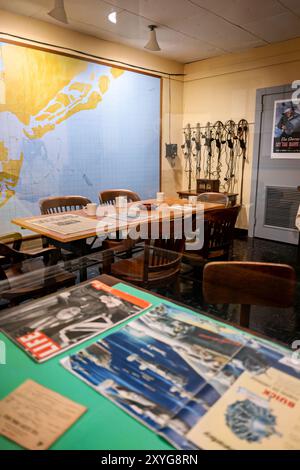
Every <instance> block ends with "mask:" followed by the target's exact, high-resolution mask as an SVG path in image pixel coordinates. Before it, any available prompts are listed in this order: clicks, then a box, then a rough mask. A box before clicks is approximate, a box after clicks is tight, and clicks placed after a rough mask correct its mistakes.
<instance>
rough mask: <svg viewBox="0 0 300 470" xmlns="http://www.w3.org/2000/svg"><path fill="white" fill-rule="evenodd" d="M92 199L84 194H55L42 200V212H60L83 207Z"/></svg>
mask: <svg viewBox="0 0 300 470" xmlns="http://www.w3.org/2000/svg"><path fill="white" fill-rule="evenodd" d="M90 202H91V201H90V199H88V198H87V197H83V196H57V197H56V196H54V197H48V198H46V199H41V200H40V210H41V214H58V213H60V212H67V211H74V210H77V209H83V208H84V207H85V206H86V205H87V204H89V203H90Z"/></svg>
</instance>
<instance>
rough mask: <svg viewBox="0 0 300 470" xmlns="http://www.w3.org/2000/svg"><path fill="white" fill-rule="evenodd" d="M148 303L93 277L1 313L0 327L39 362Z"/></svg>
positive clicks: (143, 307) (126, 316)
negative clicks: (90, 279) (82, 282)
mask: <svg viewBox="0 0 300 470" xmlns="http://www.w3.org/2000/svg"><path fill="white" fill-rule="evenodd" d="M150 305H151V304H150V303H149V302H147V301H145V300H142V299H140V298H138V297H134V296H132V295H130V294H126V293H124V292H122V291H120V290H117V289H115V288H112V287H109V286H107V285H106V284H104V283H102V282H100V281H97V280H94V281H91V282H88V283H86V284H83V285H79V286H76V287H73V288H71V289H67V290H64V291H62V292H59V293H57V294H54V295H50V296H48V297H46V298H45V299H42V300H36V301H33V302H30V303H29V304H24V305H22V306H20V307H17V308H15V309H14V310H13V311H11V310H10V311H9V312H8V313H7V314H5V313H3V314H2V315H1V317H0V329H1V331H3V333H5V334H6V335H7V336H8V337H9V338H11V339H12V340H13V341H15V342H16V343H17V345H18V346H20V347H21V348H22V349H24V350H25V351H26V352H27V353H28V354H29V355H30V356H31V357H32V358H34V359H35V360H36V361H38V362H43V361H46V360H47V359H50V358H51V357H53V356H55V355H57V354H59V353H61V352H62V351H65V350H67V349H69V348H71V347H73V346H75V345H76V344H79V343H81V342H82V341H85V340H86V339H88V338H91V337H93V336H96V335H98V334H100V333H103V332H104V331H106V330H108V329H110V328H112V327H113V326H115V325H117V324H119V323H121V322H123V321H125V320H128V319H129V318H131V317H132V316H134V315H137V314H139V313H141V312H142V311H143V310H144V309H146V308H148V307H150Z"/></svg>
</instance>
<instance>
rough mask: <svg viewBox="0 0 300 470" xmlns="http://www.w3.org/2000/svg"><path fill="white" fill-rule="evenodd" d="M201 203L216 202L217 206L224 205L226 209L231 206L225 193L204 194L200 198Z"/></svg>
mask: <svg viewBox="0 0 300 470" xmlns="http://www.w3.org/2000/svg"><path fill="white" fill-rule="evenodd" d="M198 201H199V202H214V203H216V204H224V206H225V207H227V206H228V205H229V199H228V196H226V194H223V193H213V192H211V193H202V194H199V196H198Z"/></svg>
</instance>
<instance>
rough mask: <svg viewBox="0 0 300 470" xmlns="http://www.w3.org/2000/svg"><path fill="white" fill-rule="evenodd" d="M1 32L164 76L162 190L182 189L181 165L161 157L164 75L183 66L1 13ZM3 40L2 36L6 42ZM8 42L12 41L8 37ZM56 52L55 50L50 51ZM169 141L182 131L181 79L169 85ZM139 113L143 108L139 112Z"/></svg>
mask: <svg viewBox="0 0 300 470" xmlns="http://www.w3.org/2000/svg"><path fill="white" fill-rule="evenodd" d="M0 25H1V27H0V30H1V31H3V32H6V33H9V34H13V35H17V36H22V37H26V38H30V39H31V40H36V41H41V42H44V43H49V44H57V45H59V46H63V47H66V48H71V49H77V50H80V51H84V52H85V53H87V54H94V55H97V56H101V57H105V58H107V59H113V60H117V61H121V62H126V63H130V64H133V65H135V66H137V67H146V68H149V69H152V70H156V71H162V72H165V74H164V75H163V77H166V78H163V97H162V98H163V100H162V190H163V191H166V192H167V193H168V194H169V195H174V194H176V190H178V189H180V187H181V163H180V161H179V160H178V161H177V162H176V166H175V168H172V166H171V164H170V163H169V162H168V160H167V159H166V158H165V157H164V155H165V143H166V142H167V141H168V139H169V111H170V110H169V91H168V87H169V78H168V75H167V74H181V73H183V68H184V66H183V64H180V63H178V62H175V61H172V60H167V59H163V58H162V57H160V56H159V54H152V53H149V52H146V51H145V52H144V51H142V50H138V49H134V48H131V47H127V46H123V45H121V44H116V43H112V42H109V41H104V40H101V39H97V38H95V37H93V36H88V35H86V34H82V33H78V32H74V31H72V30H70V29H66V28H64V27H60V26H56V25H53V24H50V23H46V22H41V21H38V20H34V19H32V18H27V17H24V16H19V15H14V14H11V13H8V12H6V11H3V10H0ZM5 37H6V36H3V39H5ZM7 39H11V38H9V37H7ZM53 49H55V48H53ZM171 92H172V93H171V113H172V119H171V138H172V139H173V141H175V142H178V141H179V142H180V134H181V127H182V105H183V83H182V79H181V78H180V77H174V78H173V79H172V85H171ZM141 112H142V108H141Z"/></svg>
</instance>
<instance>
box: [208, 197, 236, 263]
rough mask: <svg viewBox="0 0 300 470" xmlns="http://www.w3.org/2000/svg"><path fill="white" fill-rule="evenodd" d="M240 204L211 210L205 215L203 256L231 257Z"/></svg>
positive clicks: (214, 257)
mask: <svg viewBox="0 0 300 470" xmlns="http://www.w3.org/2000/svg"><path fill="white" fill-rule="evenodd" d="M239 211H240V206H234V207H227V208H224V209H216V210H214V211H210V212H208V213H207V214H206V216H205V235H204V246H203V250H202V251H203V256H204V258H206V259H216V258H219V259H225V260H227V259H228V258H229V254H230V248H231V246H232V242H233V238H234V228H235V224H236V220H237V217H238V214H239Z"/></svg>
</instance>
